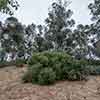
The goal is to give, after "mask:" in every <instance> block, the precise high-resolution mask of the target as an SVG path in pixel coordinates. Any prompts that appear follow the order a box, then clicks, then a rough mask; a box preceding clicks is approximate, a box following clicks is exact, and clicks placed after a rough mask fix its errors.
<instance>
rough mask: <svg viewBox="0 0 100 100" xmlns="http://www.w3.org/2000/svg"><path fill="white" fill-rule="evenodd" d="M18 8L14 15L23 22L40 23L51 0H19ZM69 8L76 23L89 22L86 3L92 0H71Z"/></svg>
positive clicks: (45, 15)
mask: <svg viewBox="0 0 100 100" xmlns="http://www.w3.org/2000/svg"><path fill="white" fill-rule="evenodd" d="M20 1H21V3H20V8H19V10H18V11H17V12H15V15H14V16H15V17H17V18H18V19H19V21H20V22H22V23H23V24H26V25H27V24H31V23H32V22H34V23H35V24H42V23H43V22H44V20H45V18H46V17H47V14H48V7H50V4H51V2H52V1H53V0H20ZM71 1H72V3H71V4H70V6H69V7H70V8H71V9H72V11H74V14H73V18H74V19H75V21H76V23H77V24H79V23H82V24H89V23H91V21H90V15H89V10H88V4H89V3H90V2H91V1H92V0H71ZM0 19H5V17H4V15H1V18H0Z"/></svg>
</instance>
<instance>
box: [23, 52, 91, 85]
mask: <svg viewBox="0 0 100 100" xmlns="http://www.w3.org/2000/svg"><path fill="white" fill-rule="evenodd" d="M28 64H29V70H28V73H29V74H28V75H30V73H31V76H32V77H31V78H32V79H31V80H32V81H31V82H32V83H37V84H41V85H42V84H43V85H45V84H46V85H47V84H51V83H54V82H55V80H56V81H57V80H83V79H85V78H86V77H87V76H88V74H89V69H88V68H87V67H86V62H85V60H75V59H74V58H72V57H71V56H69V55H67V54H66V53H65V52H41V53H33V56H32V57H31V59H30V60H29V62H28ZM25 77H26V78H25ZM25 77H24V79H26V81H27V78H28V76H27V74H26V75H25ZM29 79H30V78H29Z"/></svg>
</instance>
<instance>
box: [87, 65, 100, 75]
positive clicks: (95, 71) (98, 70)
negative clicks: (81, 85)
mask: <svg viewBox="0 0 100 100" xmlns="http://www.w3.org/2000/svg"><path fill="white" fill-rule="evenodd" d="M88 69H89V71H90V72H89V73H90V75H100V66H95V65H89V66H88Z"/></svg>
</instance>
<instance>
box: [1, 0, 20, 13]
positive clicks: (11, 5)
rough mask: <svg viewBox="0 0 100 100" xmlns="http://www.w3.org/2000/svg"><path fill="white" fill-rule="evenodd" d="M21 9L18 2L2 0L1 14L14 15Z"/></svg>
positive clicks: (15, 0)
mask: <svg viewBox="0 0 100 100" xmlns="http://www.w3.org/2000/svg"><path fill="white" fill-rule="evenodd" d="M18 7H19V4H18V1H17V0H0V12H2V13H6V14H10V15H13V13H14V10H17V9H18Z"/></svg>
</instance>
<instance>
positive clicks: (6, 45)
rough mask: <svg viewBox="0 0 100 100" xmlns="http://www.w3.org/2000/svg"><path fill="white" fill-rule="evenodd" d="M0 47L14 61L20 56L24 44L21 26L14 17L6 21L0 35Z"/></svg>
mask: <svg viewBox="0 0 100 100" xmlns="http://www.w3.org/2000/svg"><path fill="white" fill-rule="evenodd" d="M0 42H1V47H2V48H3V49H4V51H5V52H6V53H8V54H9V53H10V54H11V58H12V59H14V58H16V57H17V56H19V54H20V50H22V48H23V44H24V31H23V26H22V24H21V23H19V21H18V20H17V19H16V18H15V17H9V18H7V19H6V21H5V24H4V27H3V31H2V32H1V34H0Z"/></svg>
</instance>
